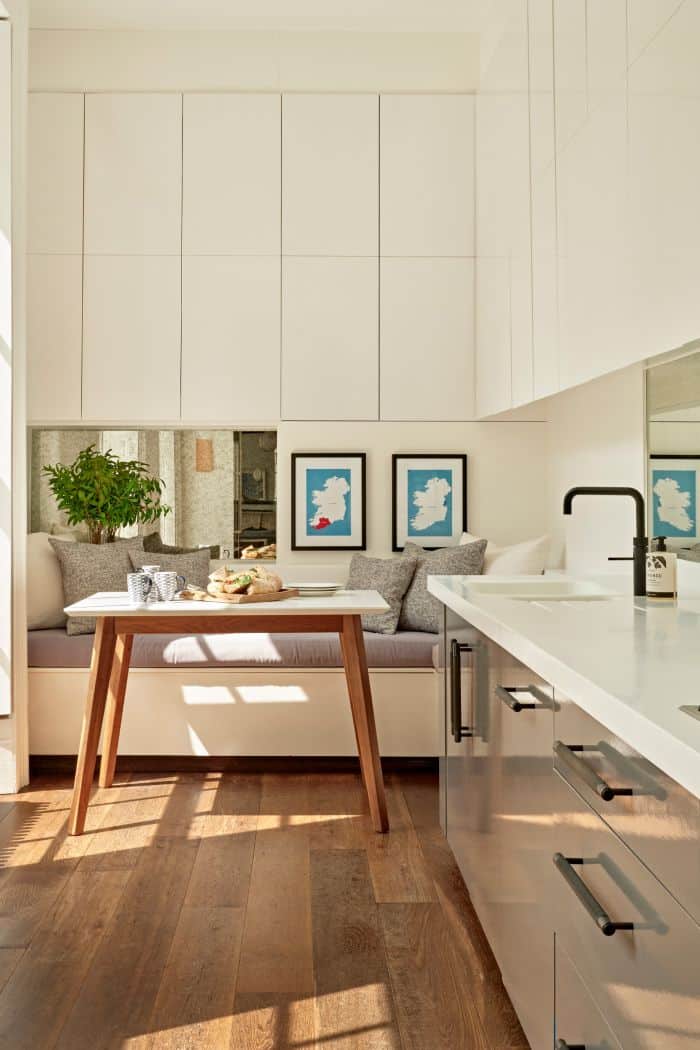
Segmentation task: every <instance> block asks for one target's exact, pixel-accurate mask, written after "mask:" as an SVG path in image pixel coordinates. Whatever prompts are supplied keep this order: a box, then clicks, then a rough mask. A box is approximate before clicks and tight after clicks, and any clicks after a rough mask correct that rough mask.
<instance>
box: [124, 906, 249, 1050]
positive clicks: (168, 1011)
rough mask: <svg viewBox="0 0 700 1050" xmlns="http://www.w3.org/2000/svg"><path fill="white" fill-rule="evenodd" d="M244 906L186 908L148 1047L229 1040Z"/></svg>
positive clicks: (217, 1048) (198, 1048) (202, 1046)
mask: <svg viewBox="0 0 700 1050" xmlns="http://www.w3.org/2000/svg"><path fill="white" fill-rule="evenodd" d="M243 918H244V909H243V908H230V907H216V906H212V907H207V906H204V907H190V906H188V905H187V904H185V906H184V907H183V909H182V912H181V914H180V921H179V923H178V925H177V930H176V932H175V937H174V939H173V944H172V947H171V949H170V955H169V958H168V961H167V965H166V967H165V971H164V973H163V977H162V979H161V982H160V988H159V990H158V996H157V999H156V1002H155V1005H154V1008H153V1013H152V1015H151V1018H150V1022H149V1026H148V1027H149V1029H150V1031H151V1035H150V1036H149V1037H148V1039H147V1040H145V1041H144V1042H145V1046H146V1047H148V1050H222V1048H225V1047H227V1046H228V1044H229V1041H230V1038H231V1029H232V1024H233V1002H234V993H235V983H236V971H237V969H238V957H239V953H240V945H241V936H242V933H243Z"/></svg>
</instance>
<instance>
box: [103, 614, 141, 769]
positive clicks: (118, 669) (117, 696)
mask: <svg viewBox="0 0 700 1050" xmlns="http://www.w3.org/2000/svg"><path fill="white" fill-rule="evenodd" d="M133 644H134V636H133V634H118V635H117V643H116V647H115V650H114V660H113V662H112V674H111V677H110V679H109V689H108V691H107V707H106V709H105V717H104V727H105V728H104V738H103V741H102V761H101V762H100V787H104V788H109V787H111V786H112V784H113V782H114V770H115V768H116V765H117V748H118V747H119V733H120V731H121V727H122V713H123V711H124V697H125V695H126V681H127V678H128V677H129V664H130V662H131V649H132V646H133Z"/></svg>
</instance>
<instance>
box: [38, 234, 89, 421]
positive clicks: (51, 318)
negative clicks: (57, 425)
mask: <svg viewBox="0 0 700 1050" xmlns="http://www.w3.org/2000/svg"><path fill="white" fill-rule="evenodd" d="M82 270H83V260H82V256H80V255H50V254H42V255H38V254H35V255H30V256H29V257H28V259H27V416H28V418H29V420H30V422H33V423H36V422H46V423H50V422H54V421H58V420H60V421H63V422H72V423H75V422H79V420H80V409H81V405H80V383H81V378H80V375H81V365H82V361H81V357H82V308H83V302H82V299H83V275H82Z"/></svg>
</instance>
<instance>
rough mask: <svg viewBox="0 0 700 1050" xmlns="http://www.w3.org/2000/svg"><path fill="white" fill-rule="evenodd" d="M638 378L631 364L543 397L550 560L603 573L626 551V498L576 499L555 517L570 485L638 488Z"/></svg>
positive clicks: (641, 474) (629, 528)
mask: <svg viewBox="0 0 700 1050" xmlns="http://www.w3.org/2000/svg"><path fill="white" fill-rule="evenodd" d="M644 375H645V373H644V368H643V367H642V366H641V365H633V366H632V367H630V368H626V369H624V370H623V371H620V372H614V373H613V374H611V375H609V376H604V377H602V378H601V379H595V380H593V381H592V382H590V383H586V384H585V385H583V386H580V387H576V388H574V389H573V390H568V391H564V392H563V393H561V394H557V395H556V396H555V397H552V398H551V399H550V400H549V401H548V402H547V413H548V418H549V426H548V470H549V530H550V532H551V534H552V536H553V539H554V543H553V549H552V564H553V565H564V566H565V567H566V568H567V569H568V570H570V571H572V572H577V571H578V572H581V571H597V570H605V571H609V570H610V569H611V564H610V563H609V562H608V561H607V559H608V557H609V556H611V555H630V554H631V553H632V538H633V536H634V505H633V503H632V500H630V499H622V498H618V497H611V496H606V497H592V496H585V497H584V496H581V497H579V498H578V499H576V500H574V506H573V514H572V515H571V517H564V515H563V514H562V500H563V497H564V493H565V492H566V491H567V489H569V488H571V487H572V486H574V485H632V486H633V487H634V488H637V489H639V490H640V491H641V492H642V493H643V492H644V489H645V473H646V472H645V455H644V430H645V409H644V404H645V401H644ZM612 567H613V568H614V564H613V566H612ZM617 568H618V569H620V566H619V564H618V566H617ZM630 571H631V569H630Z"/></svg>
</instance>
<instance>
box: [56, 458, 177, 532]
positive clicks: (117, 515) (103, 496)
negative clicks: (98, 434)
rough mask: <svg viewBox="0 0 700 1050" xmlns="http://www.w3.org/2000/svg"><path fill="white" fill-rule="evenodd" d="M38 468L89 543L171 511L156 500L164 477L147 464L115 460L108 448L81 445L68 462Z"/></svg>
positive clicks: (71, 523)
mask: <svg viewBox="0 0 700 1050" xmlns="http://www.w3.org/2000/svg"><path fill="white" fill-rule="evenodd" d="M43 473H44V474H45V475H46V477H47V478H48V481H49V487H50V489H51V491H52V493H53V495H54V497H55V499H56V503H57V504H58V507H59V510H62V511H64V512H65V514H66V517H67V519H68V524H69V525H81V524H83V523H84V524H85V525H86V526H87V529H88V533H89V536H90V543H112V542H113V541H114V538H115V536H116V534H117V532H118V530H119V529H121V528H124V527H125V526H126V525H137V524H145V523H149V522H153V521H157V520H158V518H160V517H161V516H163V515H165V514H169V513H170V507H167V506H165V505H164V504H162V503H161V502H160V498H161V495H162V493H163V489H164V482H163V481H162V480H161V479H160V478H155V477H152V476H151V475H150V473H149V468H148V466H147V464H146V463H141V462H140V461H139V460H136V459H132V460H127V461H122V460H120V459H117V457H116V456H115V455H114V453H113V452H112V450H111V449H110V450H109V451H107V452H98V451H97V450H96V448H95V446H94V445H90V446H89V447H88V448H86V449H83V451H82V452H80V453H78V456H77V457H76V459H75V460H74V461H73V463H71V464H70V466H64V465H63V464H62V463H56V464H55V465H54V466H46V467H44V468H43Z"/></svg>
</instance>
